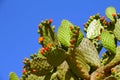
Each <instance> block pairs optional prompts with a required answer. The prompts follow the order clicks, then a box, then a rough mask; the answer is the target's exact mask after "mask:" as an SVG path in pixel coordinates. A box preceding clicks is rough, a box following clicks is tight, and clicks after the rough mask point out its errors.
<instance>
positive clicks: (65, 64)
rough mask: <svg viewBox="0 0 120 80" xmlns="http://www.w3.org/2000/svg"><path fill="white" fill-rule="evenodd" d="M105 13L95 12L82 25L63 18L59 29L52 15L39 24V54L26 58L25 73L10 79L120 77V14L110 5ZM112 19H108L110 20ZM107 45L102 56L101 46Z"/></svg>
mask: <svg viewBox="0 0 120 80" xmlns="http://www.w3.org/2000/svg"><path fill="white" fill-rule="evenodd" d="M105 14H106V17H105V16H100V14H95V15H92V16H90V17H89V19H88V21H87V22H86V23H84V31H85V32H84V33H86V36H84V33H83V31H81V29H80V27H79V26H77V25H74V24H72V23H71V22H70V21H68V20H62V22H61V24H60V27H59V28H58V32H57V33H56V32H55V31H54V30H55V26H52V22H53V20H52V19H49V20H43V21H41V23H40V24H39V26H38V34H39V35H40V37H39V38H38V43H39V44H40V45H41V46H42V47H41V48H40V49H39V50H38V53H37V54H31V56H30V58H25V59H24V60H23V64H24V66H23V69H22V72H21V73H22V76H21V78H18V77H17V75H16V74H15V73H14V72H11V73H10V74H9V79H10V80H120V45H118V44H117V42H119V41H120V14H119V13H117V12H116V10H115V8H114V7H112V6H110V7H108V8H106V10H105ZM108 19H109V20H108ZM102 48H105V49H106V51H105V52H103V54H102V57H101V58H100V57H99V53H100V52H101V49H102Z"/></svg>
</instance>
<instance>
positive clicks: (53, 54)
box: [47, 48, 67, 67]
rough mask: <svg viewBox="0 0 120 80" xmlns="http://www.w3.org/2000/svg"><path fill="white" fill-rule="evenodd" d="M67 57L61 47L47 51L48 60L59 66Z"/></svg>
mask: <svg viewBox="0 0 120 80" xmlns="http://www.w3.org/2000/svg"><path fill="white" fill-rule="evenodd" d="M66 57H67V54H66V52H65V50H63V49H61V48H55V49H52V50H51V51H50V52H48V53H47V61H48V63H49V64H51V65H52V66H54V67H56V66H59V65H60V64H61V63H62V62H63V61H64V60H65V59H66Z"/></svg>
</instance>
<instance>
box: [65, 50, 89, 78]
mask: <svg viewBox="0 0 120 80" xmlns="http://www.w3.org/2000/svg"><path fill="white" fill-rule="evenodd" d="M67 63H68V65H69V67H70V69H71V70H72V72H73V73H74V74H75V75H76V76H77V77H81V78H83V79H84V78H85V79H87V78H88V77H89V71H90V66H89V65H88V64H87V63H86V62H85V59H84V58H83V56H81V53H80V52H78V50H75V51H74V53H71V55H69V56H68V57H67Z"/></svg>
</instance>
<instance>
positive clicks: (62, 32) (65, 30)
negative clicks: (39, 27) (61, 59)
mask: <svg viewBox="0 0 120 80" xmlns="http://www.w3.org/2000/svg"><path fill="white" fill-rule="evenodd" d="M70 26H73V24H72V23H70V22H69V21H67V20H63V21H62V22H61V25H60V27H59V29H58V40H59V41H60V42H61V43H62V45H64V46H70V42H69V41H70V34H71V30H70Z"/></svg>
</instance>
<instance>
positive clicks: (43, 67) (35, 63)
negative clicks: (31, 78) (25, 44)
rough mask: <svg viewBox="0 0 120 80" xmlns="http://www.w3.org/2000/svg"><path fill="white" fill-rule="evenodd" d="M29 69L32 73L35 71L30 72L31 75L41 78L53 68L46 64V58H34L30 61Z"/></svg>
mask: <svg viewBox="0 0 120 80" xmlns="http://www.w3.org/2000/svg"><path fill="white" fill-rule="evenodd" d="M30 69H31V70H32V71H33V70H35V71H33V72H32V73H33V74H36V75H39V76H41V75H45V74H48V73H50V71H51V70H52V69H53V67H52V66H51V65H50V64H48V62H47V59H46V58H40V57H36V58H34V59H32V60H31V62H30Z"/></svg>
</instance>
